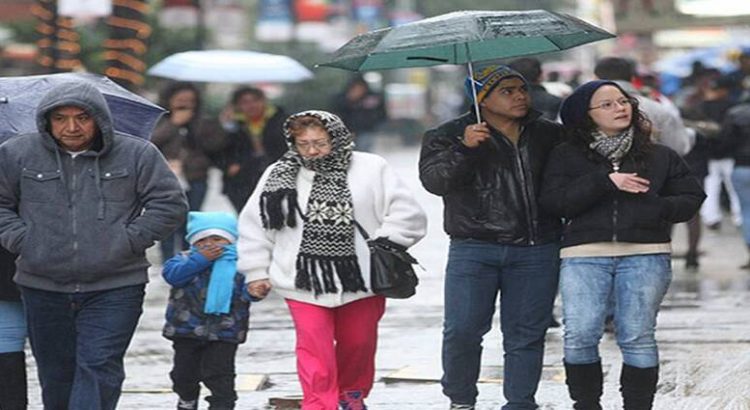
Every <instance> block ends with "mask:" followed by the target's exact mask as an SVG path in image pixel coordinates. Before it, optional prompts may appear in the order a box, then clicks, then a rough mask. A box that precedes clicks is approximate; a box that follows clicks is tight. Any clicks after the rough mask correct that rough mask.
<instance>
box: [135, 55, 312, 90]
mask: <svg viewBox="0 0 750 410" xmlns="http://www.w3.org/2000/svg"><path fill="white" fill-rule="evenodd" d="M148 74H150V75H153V76H156V77H164V78H171V79H173V80H180V81H202V82H217V83H258V82H278V83H293V82H298V81H303V80H307V79H310V78H312V77H313V74H312V72H310V70H308V69H307V68H305V66H303V65H302V64H300V63H299V62H297V61H296V60H294V59H293V58H290V57H287V56H282V55H276V54H266V53H258V52H255V51H245V50H202V51H185V52H182V53H177V54H172V55H171V56H169V57H167V58H165V59H163V60H161V61H160V62H158V63H156V64H155V65H154V66H153V67H151V68H150V69H149V70H148Z"/></svg>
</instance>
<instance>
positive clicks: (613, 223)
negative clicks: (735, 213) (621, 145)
mask: <svg viewBox="0 0 750 410" xmlns="http://www.w3.org/2000/svg"><path fill="white" fill-rule="evenodd" d="M644 168H645V170H644ZM611 172H612V168H611V166H610V164H609V162H608V161H607V160H606V159H605V158H604V157H602V156H601V155H599V154H596V153H594V152H593V151H592V150H590V149H589V148H587V147H584V146H582V145H580V144H573V143H565V144H562V145H560V146H558V147H557V148H555V150H554V151H552V154H551V155H550V158H549V162H548V163H547V168H546V170H545V172H544V181H543V184H542V193H541V197H540V204H541V206H542V207H543V208H544V209H546V210H547V211H548V212H551V213H553V214H555V215H558V216H560V217H563V218H565V221H566V223H565V228H564V233H563V243H562V246H563V247H568V246H574V245H581V244H586V243H594V242H617V241H619V242H633V243H664V242H669V241H670V230H671V229H670V228H671V226H672V224H673V223H677V222H685V221H687V220H689V219H690V218H692V216H693V215H695V213H696V212H697V211H698V209H699V208H700V206H701V203H702V202H703V199H704V198H705V197H706V196H705V194H704V193H703V190H702V189H701V187H700V185H699V184H698V180H697V179H695V177H694V176H692V174H691V172H690V169H689V168H688V166H687V164H686V163H685V161H684V160H683V159H682V158H680V156H679V155H677V153H676V152H674V151H673V150H672V149H670V148H667V147H665V146H663V145H659V144H653V145H651V146H650V147H649V148H648V151H647V152H646V154H645V159H644V166H643V167H640V168H638V167H637V166H636V163H635V161H634V159H633V158H632V156H631V155H626V156H625V158H624V159H623V162H622V164H621V166H620V172H623V173H628V172H637V173H638V175H639V176H640V177H643V178H646V179H648V180H649V181H650V185H649V191H648V192H646V193H644V194H631V193H627V192H623V191H620V190H618V189H617V187H616V186H615V185H614V183H613V182H612V181H611V180H610V178H609V174H610V173H611Z"/></svg>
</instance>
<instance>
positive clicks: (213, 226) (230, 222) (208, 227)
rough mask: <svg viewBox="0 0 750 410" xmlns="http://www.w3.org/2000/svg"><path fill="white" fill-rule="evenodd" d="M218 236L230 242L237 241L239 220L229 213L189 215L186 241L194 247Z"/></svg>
mask: <svg viewBox="0 0 750 410" xmlns="http://www.w3.org/2000/svg"><path fill="white" fill-rule="evenodd" d="M212 235H217V236H221V237H222V238H224V239H226V240H228V241H229V242H232V243H234V242H236V241H237V236H238V234H237V218H236V217H235V216H234V215H232V214H230V213H228V212H190V213H188V222H187V235H185V240H186V241H188V243H190V244H191V245H194V244H195V243H196V242H198V241H199V240H201V239H204V238H208V237H209V236H212Z"/></svg>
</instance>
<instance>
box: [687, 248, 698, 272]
mask: <svg viewBox="0 0 750 410" xmlns="http://www.w3.org/2000/svg"><path fill="white" fill-rule="evenodd" d="M698 266H699V263H698V252H695V251H688V253H686V254H685V270H688V271H697V270H698Z"/></svg>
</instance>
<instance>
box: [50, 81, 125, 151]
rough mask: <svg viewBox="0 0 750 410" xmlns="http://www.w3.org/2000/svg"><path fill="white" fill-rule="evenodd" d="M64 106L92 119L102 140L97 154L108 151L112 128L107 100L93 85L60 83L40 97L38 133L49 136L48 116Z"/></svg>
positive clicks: (77, 82)
mask: <svg viewBox="0 0 750 410" xmlns="http://www.w3.org/2000/svg"><path fill="white" fill-rule="evenodd" d="M64 106H74V107H78V108H81V109H83V110H85V111H86V112H87V113H89V114H90V115H91V116H92V117H94V121H96V125H97V127H98V128H99V132H100V135H101V138H102V149H101V150H100V151H99V154H100V155H101V154H103V153H104V152H105V151H107V150H109V149H110V147H111V145H112V138H113V135H114V127H113V126H112V114H111V113H110V111H109V106H107V100H106V99H105V98H104V95H102V93H101V92H100V91H99V90H98V89H97V88H96V87H95V86H94V85H92V84H90V83H88V82H85V81H70V82H65V83H61V84H60V85H57V86H55V87H53V88H52V89H50V90H49V91H48V92H47V94H46V95H45V96H44V97H42V99H41V101H39V105H38V107H37V111H36V126H37V130H38V131H39V133H41V134H50V135H51V133H50V124H49V114H50V112H51V111H52V110H54V109H55V108H59V107H64Z"/></svg>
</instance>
